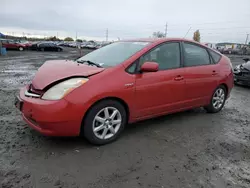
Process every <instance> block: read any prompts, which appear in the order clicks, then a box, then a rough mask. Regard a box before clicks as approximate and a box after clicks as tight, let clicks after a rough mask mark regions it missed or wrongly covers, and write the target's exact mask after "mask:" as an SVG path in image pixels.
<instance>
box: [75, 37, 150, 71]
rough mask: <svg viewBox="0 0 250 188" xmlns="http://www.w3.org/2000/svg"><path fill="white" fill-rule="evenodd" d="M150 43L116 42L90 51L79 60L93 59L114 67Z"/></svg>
mask: <svg viewBox="0 0 250 188" xmlns="http://www.w3.org/2000/svg"><path fill="white" fill-rule="evenodd" d="M148 44H149V42H115V43H113V44H109V45H107V46H105V47H102V48H100V49H98V50H95V51H93V52H91V53H88V54H87V55H85V56H83V57H81V58H79V59H78V60H77V61H91V62H94V63H97V64H99V65H100V66H102V67H113V66H116V65H118V64H120V63H122V62H123V61H125V60H126V59H128V58H129V57H131V56H132V55H134V54H135V53H136V52H138V51H140V50H141V49H143V48H144V47H145V46H146V45H148Z"/></svg>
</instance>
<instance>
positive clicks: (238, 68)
mask: <svg viewBox="0 0 250 188" xmlns="http://www.w3.org/2000/svg"><path fill="white" fill-rule="evenodd" d="M234 72H236V73H238V72H240V65H237V66H236V67H235V68H234Z"/></svg>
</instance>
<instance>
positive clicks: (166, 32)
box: [165, 22, 168, 38]
mask: <svg viewBox="0 0 250 188" xmlns="http://www.w3.org/2000/svg"><path fill="white" fill-rule="evenodd" d="M167 34H168V23H167V22H166V25H165V38H166V37H167Z"/></svg>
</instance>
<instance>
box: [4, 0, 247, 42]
mask: <svg viewBox="0 0 250 188" xmlns="http://www.w3.org/2000/svg"><path fill="white" fill-rule="evenodd" d="M0 7H1V9H0V32H2V33H4V34H12V35H13V34H14V35H15V36H22V35H24V36H33V37H34V36H36V37H49V36H58V37H59V38H64V37H67V36H70V37H73V38H74V39H75V38H76V37H77V38H80V39H87V40H90V39H92V40H106V35H107V36H108V40H117V39H131V38H145V37H146V38H147V37H150V36H152V33H153V32H154V31H161V32H164V31H165V28H166V25H167V37H181V38H183V37H185V38H188V39H191V38H192V36H193V33H194V31H195V30H197V29H199V30H200V34H201V41H202V42H212V43H215V42H225V41H228V42H239V43H245V40H246V36H247V34H248V33H250V21H249V20H250V0H43V1H37V0H0ZM248 41H249V42H250V36H249V40H248Z"/></svg>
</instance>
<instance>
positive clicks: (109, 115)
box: [92, 107, 122, 140]
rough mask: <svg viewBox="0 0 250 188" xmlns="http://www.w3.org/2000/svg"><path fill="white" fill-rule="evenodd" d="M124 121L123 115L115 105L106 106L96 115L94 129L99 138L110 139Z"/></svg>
mask: <svg viewBox="0 0 250 188" xmlns="http://www.w3.org/2000/svg"><path fill="white" fill-rule="evenodd" d="M121 123H122V116H121V113H120V112H119V110H118V109H116V108H115V107H105V108H103V109H101V110H100V111H99V112H98V113H97V114H96V116H95V118H94V120H93V124H92V129H93V132H94V134H95V136H96V137H98V138H99V139H103V140H106V139H110V138H112V137H113V136H115V135H116V133H117V132H118V131H119V129H120V127H121Z"/></svg>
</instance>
